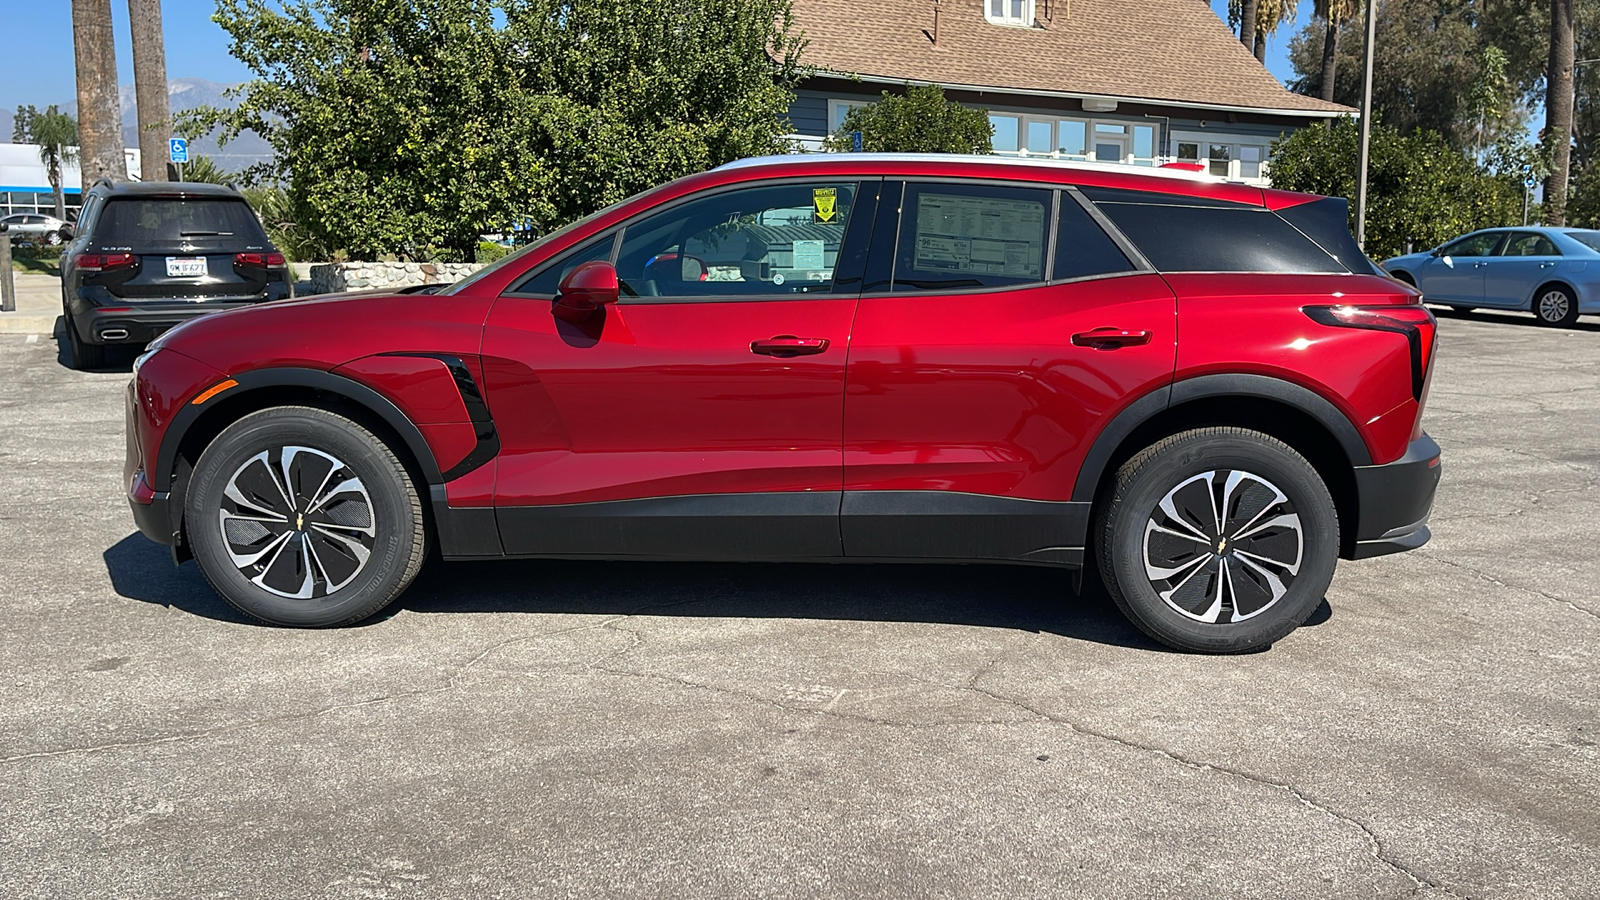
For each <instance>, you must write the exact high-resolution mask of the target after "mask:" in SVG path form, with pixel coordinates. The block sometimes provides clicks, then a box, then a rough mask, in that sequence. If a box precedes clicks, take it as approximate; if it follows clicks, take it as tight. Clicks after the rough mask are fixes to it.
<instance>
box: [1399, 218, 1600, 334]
mask: <svg viewBox="0 0 1600 900" xmlns="http://www.w3.org/2000/svg"><path fill="white" fill-rule="evenodd" d="M1382 265H1383V269H1384V271H1386V272H1388V273H1389V274H1390V275H1392V276H1394V277H1395V278H1397V279H1399V280H1400V281H1404V282H1405V283H1407V284H1410V285H1415V286H1416V287H1417V288H1418V289H1419V290H1421V291H1422V295H1423V297H1424V298H1425V299H1426V300H1427V301H1428V302H1429V303H1439V304H1443V305H1446V306H1454V307H1458V308H1461V309H1476V308H1478V307H1482V308H1484V309H1519V310H1526V311H1529V312H1532V313H1533V314H1534V315H1535V316H1538V317H1539V321H1541V322H1544V323H1545V324H1547V325H1561V326H1570V325H1572V323H1574V322H1576V321H1577V320H1578V315H1579V314H1580V313H1582V314H1584V315H1589V314H1591V313H1600V231H1588V230H1585V229H1579V228H1489V229H1486V230H1484V231H1474V232H1473V233H1471V234H1469V235H1466V236H1464V237H1459V238H1456V239H1455V240H1453V241H1451V242H1449V243H1448V244H1445V245H1444V246H1442V247H1437V248H1435V249H1433V250H1429V251H1426V252H1423V253H1412V254H1409V255H1407V256H1396V257H1395V258H1393V259H1389V260H1385V261H1384V262H1383V264H1382Z"/></svg>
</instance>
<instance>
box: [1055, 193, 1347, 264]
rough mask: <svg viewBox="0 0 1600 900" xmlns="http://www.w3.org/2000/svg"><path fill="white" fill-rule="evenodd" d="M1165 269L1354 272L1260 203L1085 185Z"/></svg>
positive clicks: (1105, 209)
mask: <svg viewBox="0 0 1600 900" xmlns="http://www.w3.org/2000/svg"><path fill="white" fill-rule="evenodd" d="M1083 193H1084V195H1085V196H1087V197H1089V199H1091V200H1093V201H1094V203H1095V205H1096V206H1098V207H1099V208H1100V209H1101V210H1103V211H1104V212H1105V214H1106V216H1107V217H1108V218H1110V219H1111V221H1112V222H1114V223H1115V224H1116V226H1117V228H1119V229H1121V231H1122V233H1123V234H1125V235H1127V237H1128V239H1129V240H1131V241H1133V243H1134V246H1136V247H1138V248H1139V250H1140V251H1141V252H1142V253H1144V255H1145V257H1146V258H1148V259H1149V260H1150V262H1151V264H1152V265H1154V266H1155V267H1156V269H1158V270H1159V271H1162V272H1290V273H1344V272H1348V271H1350V270H1349V269H1348V268H1346V267H1345V265H1344V264H1342V263H1341V262H1340V261H1339V260H1338V259H1335V258H1334V257H1333V255H1331V254H1330V253H1329V252H1328V251H1327V250H1324V249H1323V248H1322V247H1320V246H1318V245H1317V243H1316V242H1315V241H1313V240H1312V239H1311V238H1309V237H1307V236H1306V235H1305V234H1303V233H1302V232H1301V231H1300V230H1299V229H1297V228H1295V227H1294V226H1293V225H1290V224H1289V223H1288V222H1286V221H1284V220H1283V219H1281V218H1279V217H1278V216H1276V215H1274V214H1273V213H1272V212H1270V211H1268V210H1266V209H1262V208H1261V207H1258V206H1247V205H1245V204H1235V203H1224V202H1221V201H1214V200H1199V199H1190V198H1187V197H1176V196H1172V195H1163V194H1154V193H1145V192H1141V191H1117V190H1107V189H1100V188H1084V189H1083Z"/></svg>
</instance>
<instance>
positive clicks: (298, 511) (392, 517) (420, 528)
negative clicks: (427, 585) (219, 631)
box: [184, 406, 427, 627]
mask: <svg viewBox="0 0 1600 900" xmlns="http://www.w3.org/2000/svg"><path fill="white" fill-rule="evenodd" d="M184 516H185V524H186V529H187V532H188V538H189V542H190V544H191V546H192V547H193V550H194V555H195V559H196V561H197V562H198V563H199V564H200V570H201V571H202V572H203V573H205V576H206V580H207V581H209V582H210V583H211V586H212V587H214V588H215V589H216V591H217V593H219V594H221V595H222V596H223V598H224V599H226V600H227V601H228V602H229V603H231V604H233V605H234V606H235V607H237V608H238V609H239V610H240V611H241V612H244V613H245V614H247V615H250V616H253V617H254V618H257V619H260V620H262V621H264V622H268V623H270V624H273V625H293V626H302V627H322V626H330V625H346V624H350V623H352V622H358V621H360V620H362V619H365V618H367V617H369V616H371V615H373V614H374V613H376V612H378V611H379V610H381V609H383V608H384V607H385V606H388V605H389V604H390V603H391V602H392V601H393V600H394V599H395V598H396V597H398V596H400V593H401V592H402V591H404V590H405V589H406V587H407V586H408V585H409V584H410V583H411V580H412V579H413V578H415V577H416V574H417V571H418V570H419V569H421V567H422V561H423V559H424V557H425V550H426V547H425V545H426V535H427V532H426V527H425V523H424V521H423V514H422V504H421V501H420V499H419V497H418V494H417V489H416V485H415V483H414V482H413V481H412V480H411V478H410V476H409V475H408V473H407V472H406V469H405V466H404V465H402V464H401V462H400V460H399V459H397V458H396V457H395V455H394V453H393V452H392V451H391V450H390V449H389V448H388V446H386V445H385V444H384V443H383V441H381V440H379V439H378V437H377V436H375V435H374V434H373V433H372V432H370V431H368V430H367V429H366V428H363V427H362V426H361V425H360V424H358V423H356V422H354V421H351V420H350V419H347V418H345V417H343V416H339V415H336V414H334V413H332V412H329V411H327V410H323V409H316V408H312V407H303V406H284V407H274V408H271V409H266V410H262V411H260V412H256V413H252V414H250V415H248V416H245V417H244V418H242V419H240V420H239V421H237V422H235V423H233V424H232V425H230V426H228V427H227V428H226V429H224V430H223V432H222V433H221V434H220V435H218V436H217V438H216V439H215V440H214V441H212V443H211V445H210V446H208V447H207V448H206V450H205V452H204V453H202V454H201V456H200V460H199V463H198V464H197V465H196V466H195V470H194V474H193V477H192V478H191V479H190V483H189V490H188V497H187V500H186V502H185V506H184Z"/></svg>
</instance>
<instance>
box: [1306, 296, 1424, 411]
mask: <svg viewBox="0 0 1600 900" xmlns="http://www.w3.org/2000/svg"><path fill="white" fill-rule="evenodd" d="M1305 314H1306V315H1307V316H1310V317H1311V321H1313V322H1316V323H1317V324H1319V325H1332V326H1334V327H1336V328H1364V329H1367V330H1369V331H1387V332H1390V333H1393V334H1399V335H1404V336H1405V339H1406V342H1407V343H1408V344H1409V346H1410V348H1411V396H1412V398H1413V399H1415V400H1416V401H1417V402H1418V403H1421V402H1422V395H1423V390H1424V387H1425V376H1426V374H1427V370H1428V364H1429V363H1431V362H1432V361H1433V339H1434V334H1435V333H1436V331H1437V329H1438V323H1437V322H1435V321H1434V318H1433V313H1431V312H1429V311H1428V310H1427V307H1423V306H1308V307H1306V308H1305Z"/></svg>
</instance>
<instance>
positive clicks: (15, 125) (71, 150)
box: [11, 106, 78, 219]
mask: <svg viewBox="0 0 1600 900" xmlns="http://www.w3.org/2000/svg"><path fill="white" fill-rule="evenodd" d="M11 139H12V140H13V141H15V142H17V143H19V144H38V145H39V161H40V162H42V163H44V167H45V171H46V172H47V173H48V175H49V178H50V190H52V191H54V192H55V195H56V218H58V219H65V218H66V217H67V198H66V194H65V193H64V192H63V191H62V189H61V164H62V163H70V162H73V161H75V160H76V159H77V158H78V151H77V150H76V149H75V147H76V145H77V143H78V123H77V122H74V121H73V120H72V117H71V116H69V115H65V114H63V113H62V112H61V111H60V110H58V109H56V108H55V107H54V106H49V107H46V108H45V110H44V112H40V111H38V110H37V109H34V108H33V107H32V106H19V107H17V114H16V116H15V117H14V118H13V121H12V126H11Z"/></svg>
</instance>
